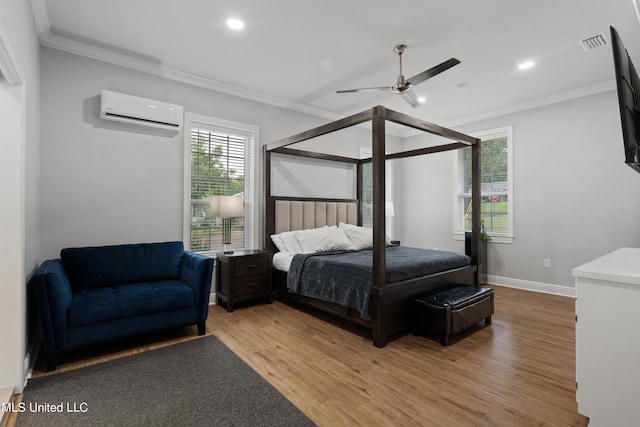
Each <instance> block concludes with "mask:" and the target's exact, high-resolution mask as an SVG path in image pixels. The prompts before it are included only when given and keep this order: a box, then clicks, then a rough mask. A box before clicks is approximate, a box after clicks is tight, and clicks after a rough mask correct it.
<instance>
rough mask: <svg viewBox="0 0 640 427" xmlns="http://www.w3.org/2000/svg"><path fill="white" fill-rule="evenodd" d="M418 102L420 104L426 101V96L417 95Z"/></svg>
mask: <svg viewBox="0 0 640 427" xmlns="http://www.w3.org/2000/svg"><path fill="white" fill-rule="evenodd" d="M418 102H419V103H420V104H424V103H425V102H427V98H426V97H424V96H419V97H418Z"/></svg>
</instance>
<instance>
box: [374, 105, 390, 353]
mask: <svg viewBox="0 0 640 427" xmlns="http://www.w3.org/2000/svg"><path fill="white" fill-rule="evenodd" d="M385 113H386V111H385V108H384V107H381V106H377V107H374V108H373V114H372V128H373V132H372V133H373V135H372V141H371V144H372V147H371V153H372V157H371V174H372V186H373V284H372V286H373V288H372V298H374V299H378V295H379V293H380V289H381V288H383V287H384V286H385V285H386V282H387V266H386V237H385V236H386V231H385V122H386V117H385ZM373 307H374V308H375V311H374V313H373V344H374V345H375V346H376V347H384V345H385V344H386V337H385V336H383V335H384V334H383V333H382V332H383V331H382V319H383V318H384V313H383V312H382V311H383V308H384V307H383V305H382V304H379V303H378V302H377V301H376V302H375V303H374V304H373Z"/></svg>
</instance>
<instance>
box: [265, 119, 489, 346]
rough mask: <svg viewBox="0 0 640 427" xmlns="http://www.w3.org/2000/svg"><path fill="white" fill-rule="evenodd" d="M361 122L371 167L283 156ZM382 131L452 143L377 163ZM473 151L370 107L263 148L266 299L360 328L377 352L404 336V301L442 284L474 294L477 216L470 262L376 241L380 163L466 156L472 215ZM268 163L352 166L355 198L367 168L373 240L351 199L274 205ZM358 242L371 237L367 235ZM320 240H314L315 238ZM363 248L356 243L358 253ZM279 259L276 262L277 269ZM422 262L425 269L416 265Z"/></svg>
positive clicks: (381, 227) (381, 223)
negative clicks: (390, 127)
mask: <svg viewBox="0 0 640 427" xmlns="http://www.w3.org/2000/svg"><path fill="white" fill-rule="evenodd" d="M367 121H371V122H372V157H371V158H370V159H363V160H361V159H355V158H347V157H341V156H334V155H326V154H320V153H317V152H311V151H303V150H297V149H291V148H289V146H290V145H292V144H296V143H299V142H302V141H306V140H310V139H312V138H315V137H318V136H321V135H326V134H329V133H332V132H336V131H339V130H341V129H345V128H348V127H351V126H355V125H358V124H361V123H364V122H367ZM387 121H390V122H394V123H398V124H401V125H404V126H408V127H411V128H414V129H418V130H421V131H424V132H428V133H431V134H435V135H438V136H442V137H445V138H447V139H449V140H452V141H453V142H451V143H447V144H443V145H438V146H435V147H427V148H422V149H417V150H410V151H404V152H399V153H393V154H385V124H386V122H387ZM479 142H480V141H479V140H478V139H477V138H473V137H471V136H468V135H465V134H462V133H459V132H456V131H453V130H451V129H447V128H444V127H441V126H437V125H434V124H432V123H429V122H425V121H422V120H418V119H415V118H412V117H410V116H407V115H405V114H402V113H398V112H395V111H392V110H388V109H386V108H384V107H381V106H377V107H374V108H372V109H370V110H367V111H364V112H362V113H359V114H355V115H352V116H349V117H346V118H344V119H341V120H338V121H335V122H332V123H329V124H327V125H324V126H320V127H318V128H315V129H311V130H309V131H306V132H302V133H299V134H297V135H294V136H291V137H289V138H285V139H283V140H280V141H277V142H274V143H271V144H267V145H265V146H264V147H263V150H264V159H265V163H264V165H265V199H266V200H265V209H266V212H265V240H264V246H265V249H266V250H267V251H269V252H271V254H272V255H274V261H277V262H275V263H274V269H273V272H274V273H273V274H274V277H273V287H274V292H276V294H277V295H279V296H282V297H284V298H287V299H291V300H295V301H297V302H299V303H302V304H305V305H308V306H311V307H314V308H317V309H320V310H322V311H324V312H327V313H331V314H333V315H336V316H338V317H340V318H343V319H347V320H349V321H351V322H354V323H356V324H359V325H362V326H365V327H367V328H369V329H371V331H372V336H373V344H374V345H375V346H377V347H384V346H385V345H386V344H387V342H388V341H389V340H390V339H392V338H393V337H394V336H395V335H397V334H398V333H400V332H403V331H406V330H408V329H409V327H410V323H409V301H410V300H411V298H412V297H414V296H416V295H418V294H420V293H423V292H425V291H430V290H434V289H437V288H440V287H445V286H448V285H451V284H468V285H474V286H477V285H479V284H480V281H479V269H478V261H479V259H480V257H479V250H480V216H479V215H473V217H472V234H471V245H470V246H471V253H470V254H467V255H468V256H467V255H461V254H455V253H451V252H444V251H433V250H421V249H415V248H404V247H398V246H389V245H388V244H387V242H386V238H385V236H386V232H385V190H384V189H385V182H384V180H385V160H390V159H400V158H405V157H412V156H418V155H426V154H430V153H436V152H442V151H449V150H457V149H461V148H465V147H468V146H470V147H471V152H472V188H471V191H472V197H471V203H472V206H474V207H476V206H478V207H479V206H480V167H479V164H480V144H479ZM273 154H287V155H293V156H302V157H310V158H316V159H323V160H328V161H335V162H342V163H350V164H353V165H354V167H355V168H356V173H357V180H356V182H357V189H356V194H358V196H359V195H360V194H361V190H362V189H361V188H360V187H361V181H362V180H361V175H362V169H363V168H362V166H363V164H365V163H369V162H370V163H372V187H373V230H370V229H369V230H365V229H364V228H362V227H359V226H360V225H361V213H360V211H361V210H360V206H359V201H358V200H357V199H356V200H343V199H317V198H304V197H299V198H292V197H279V196H275V195H273V194H272V191H271V190H272V189H271V160H272V155H273ZM325 226H326V227H325ZM322 227H325V228H322ZM302 230H306V231H302ZM367 232H369V233H370V234H368V235H367ZM319 233H321V234H322V235H321V236H320V234H319ZM328 234H330V237H329V238H327V235H328ZM343 235H346V236H348V239H347V240H344V238H343ZM318 236H320V237H318ZM367 236H368V238H369V239H371V241H369V244H367V243H366V241H367ZM296 237H297V239H296ZM314 239H315V240H314ZM327 240H329V241H330V244H329V245H328V246H326V242H327ZM363 241H364V242H365V243H362V242H363ZM301 242H302V245H301V246H300V247H298V248H297V250H291V249H290V247H291V246H292V245H300V244H301ZM314 242H315V243H318V242H322V244H319V246H316V247H315V248H314V247H311V248H309V247H304V246H305V245H307V246H308V245H310V244H311V245H312V246H313V243H314ZM349 242H350V243H351V244H349ZM360 243H362V244H360ZM323 244H325V249H324V250H323V249H319V250H318V247H320V248H322V246H323ZM287 248H288V249H287ZM283 249H286V250H283ZM327 250H328V251H327ZM278 252H282V253H278ZM310 252H311V253H310ZM283 259H284V260H285V261H284V262H281V261H282V260H283ZM423 259H428V260H429V261H428V262H427V263H426V264H424V263H423V262H422V260H423ZM407 262H408V264H407ZM352 282H353V283H354V284H353V285H352V284H351V283H352ZM326 286H329V287H326Z"/></svg>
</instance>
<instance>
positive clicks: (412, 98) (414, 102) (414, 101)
mask: <svg viewBox="0 0 640 427" xmlns="http://www.w3.org/2000/svg"><path fill="white" fill-rule="evenodd" d="M400 96H401V97H402V99H404V100H405V101H407V102H408V103H409V105H411V106H412V107H413V108H416V107H419V106H420V105H422V104H420V101H418V97H417V96H416V93H415V92H414V91H412V90H410V89H409V90H405V91H404V92H402V93H400Z"/></svg>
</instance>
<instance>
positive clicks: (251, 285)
mask: <svg viewBox="0 0 640 427" xmlns="http://www.w3.org/2000/svg"><path fill="white" fill-rule="evenodd" d="M255 285H256V284H255V283H249V284H248V285H247V286H248V287H249V288H253V287H254V286H255Z"/></svg>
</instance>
